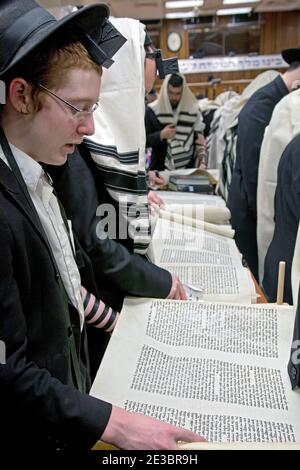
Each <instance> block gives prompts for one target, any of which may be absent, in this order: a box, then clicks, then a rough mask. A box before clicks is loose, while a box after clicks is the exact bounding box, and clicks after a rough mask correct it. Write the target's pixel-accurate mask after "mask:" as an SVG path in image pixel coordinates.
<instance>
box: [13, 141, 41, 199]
mask: <svg viewBox="0 0 300 470" xmlns="http://www.w3.org/2000/svg"><path fill="white" fill-rule="evenodd" d="M9 145H10V148H11V150H12V153H13V154H14V157H15V160H16V162H17V164H18V167H19V169H20V172H21V174H22V176H23V179H24V181H25V183H26V186H27V187H28V188H30V189H31V190H32V191H36V187H37V184H38V182H39V179H40V178H41V176H42V175H43V174H44V170H43V168H42V167H41V165H40V164H39V163H38V162H36V161H35V160H34V159H33V158H31V157H30V156H29V155H27V154H26V153H25V152H23V151H22V150H20V149H18V148H17V147H15V146H14V145H12V144H11V143H10V144H9Z"/></svg>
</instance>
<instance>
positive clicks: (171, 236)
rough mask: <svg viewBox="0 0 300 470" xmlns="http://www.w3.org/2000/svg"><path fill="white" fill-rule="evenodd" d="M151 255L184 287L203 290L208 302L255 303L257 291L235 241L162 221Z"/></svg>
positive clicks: (155, 235) (154, 238)
mask: <svg viewBox="0 0 300 470" xmlns="http://www.w3.org/2000/svg"><path fill="white" fill-rule="evenodd" d="M149 254H150V255H151V259H152V261H153V262H154V263H155V264H157V265H158V266H161V267H162V268H165V269H167V270H168V271H170V272H172V273H175V274H176V275H177V276H179V278H180V279H181V281H182V282H183V283H185V284H188V285H190V286H195V287H196V288H198V289H201V290H202V293H203V299H204V300H211V301H223V302H240V303H243V302H244V303H249V304H250V303H251V301H252V300H253V297H252V294H253V288H254V290H255V287H254V285H253V282H252V280H251V278H250V277H249V275H248V272H247V271H246V270H245V268H244V267H243V266H242V262H241V255H240V253H239V251H238V249H237V247H236V244H235V242H234V241H233V240H232V239H229V238H226V237H222V236H220V235H216V234H213V233H209V232H206V231H203V230H198V229H193V228H192V227H190V228H189V230H187V229H186V228H185V227H182V225H180V224H176V223H174V222H169V221H167V220H164V219H158V222H157V225H156V228H155V231H154V234H153V237H152V241H151V244H150V249H149ZM254 300H255V299H254Z"/></svg>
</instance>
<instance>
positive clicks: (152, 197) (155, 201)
mask: <svg viewBox="0 0 300 470" xmlns="http://www.w3.org/2000/svg"><path fill="white" fill-rule="evenodd" d="M148 204H149V205H150V206H155V207H157V206H158V207H164V201H163V200H162V198H161V197H159V196H158V195H157V194H156V193H155V192H154V191H149V193H148Z"/></svg>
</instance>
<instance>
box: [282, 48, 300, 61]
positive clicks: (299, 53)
mask: <svg viewBox="0 0 300 470" xmlns="http://www.w3.org/2000/svg"><path fill="white" fill-rule="evenodd" d="M281 55H282V57H283V59H284V60H285V61H286V62H287V63H288V64H291V63H292V62H300V47H295V48H291V49H284V50H283V51H281Z"/></svg>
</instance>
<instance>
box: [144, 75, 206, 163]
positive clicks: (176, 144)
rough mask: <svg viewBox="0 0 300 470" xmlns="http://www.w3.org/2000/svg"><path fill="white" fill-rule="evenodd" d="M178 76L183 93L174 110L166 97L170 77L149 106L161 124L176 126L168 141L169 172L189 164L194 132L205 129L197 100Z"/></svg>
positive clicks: (166, 161)
mask: <svg viewBox="0 0 300 470" xmlns="http://www.w3.org/2000/svg"><path fill="white" fill-rule="evenodd" d="M178 75H180V76H181V78H182V79H183V91H182V96H181V100H180V102H179V103H178V106H177V108H176V110H175V111H173V109H172V106H171V103H170V100H169V97H168V84H169V80H170V78H171V75H167V77H166V78H165V80H164V82H163V84H162V87H161V90H160V94H159V97H158V99H157V100H155V101H154V102H153V103H150V104H149V107H150V108H152V109H153V111H154V113H155V115H156V117H157V119H158V120H159V121H160V122H161V124H163V125H167V124H174V125H175V126H176V135H175V137H174V139H171V140H168V148H167V157H166V160H165V165H166V167H167V168H168V169H169V170H173V169H177V168H185V167H186V166H187V165H188V163H190V161H191V159H192V157H193V156H194V150H195V147H194V132H195V131H198V132H202V131H203V129H204V127H205V126H204V123H203V119H202V115H201V112H200V109H199V103H198V100H197V99H196V98H195V96H194V95H193V93H192V92H191V90H190V89H189V87H188V86H187V84H186V80H185V77H184V76H183V75H181V74H178Z"/></svg>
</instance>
